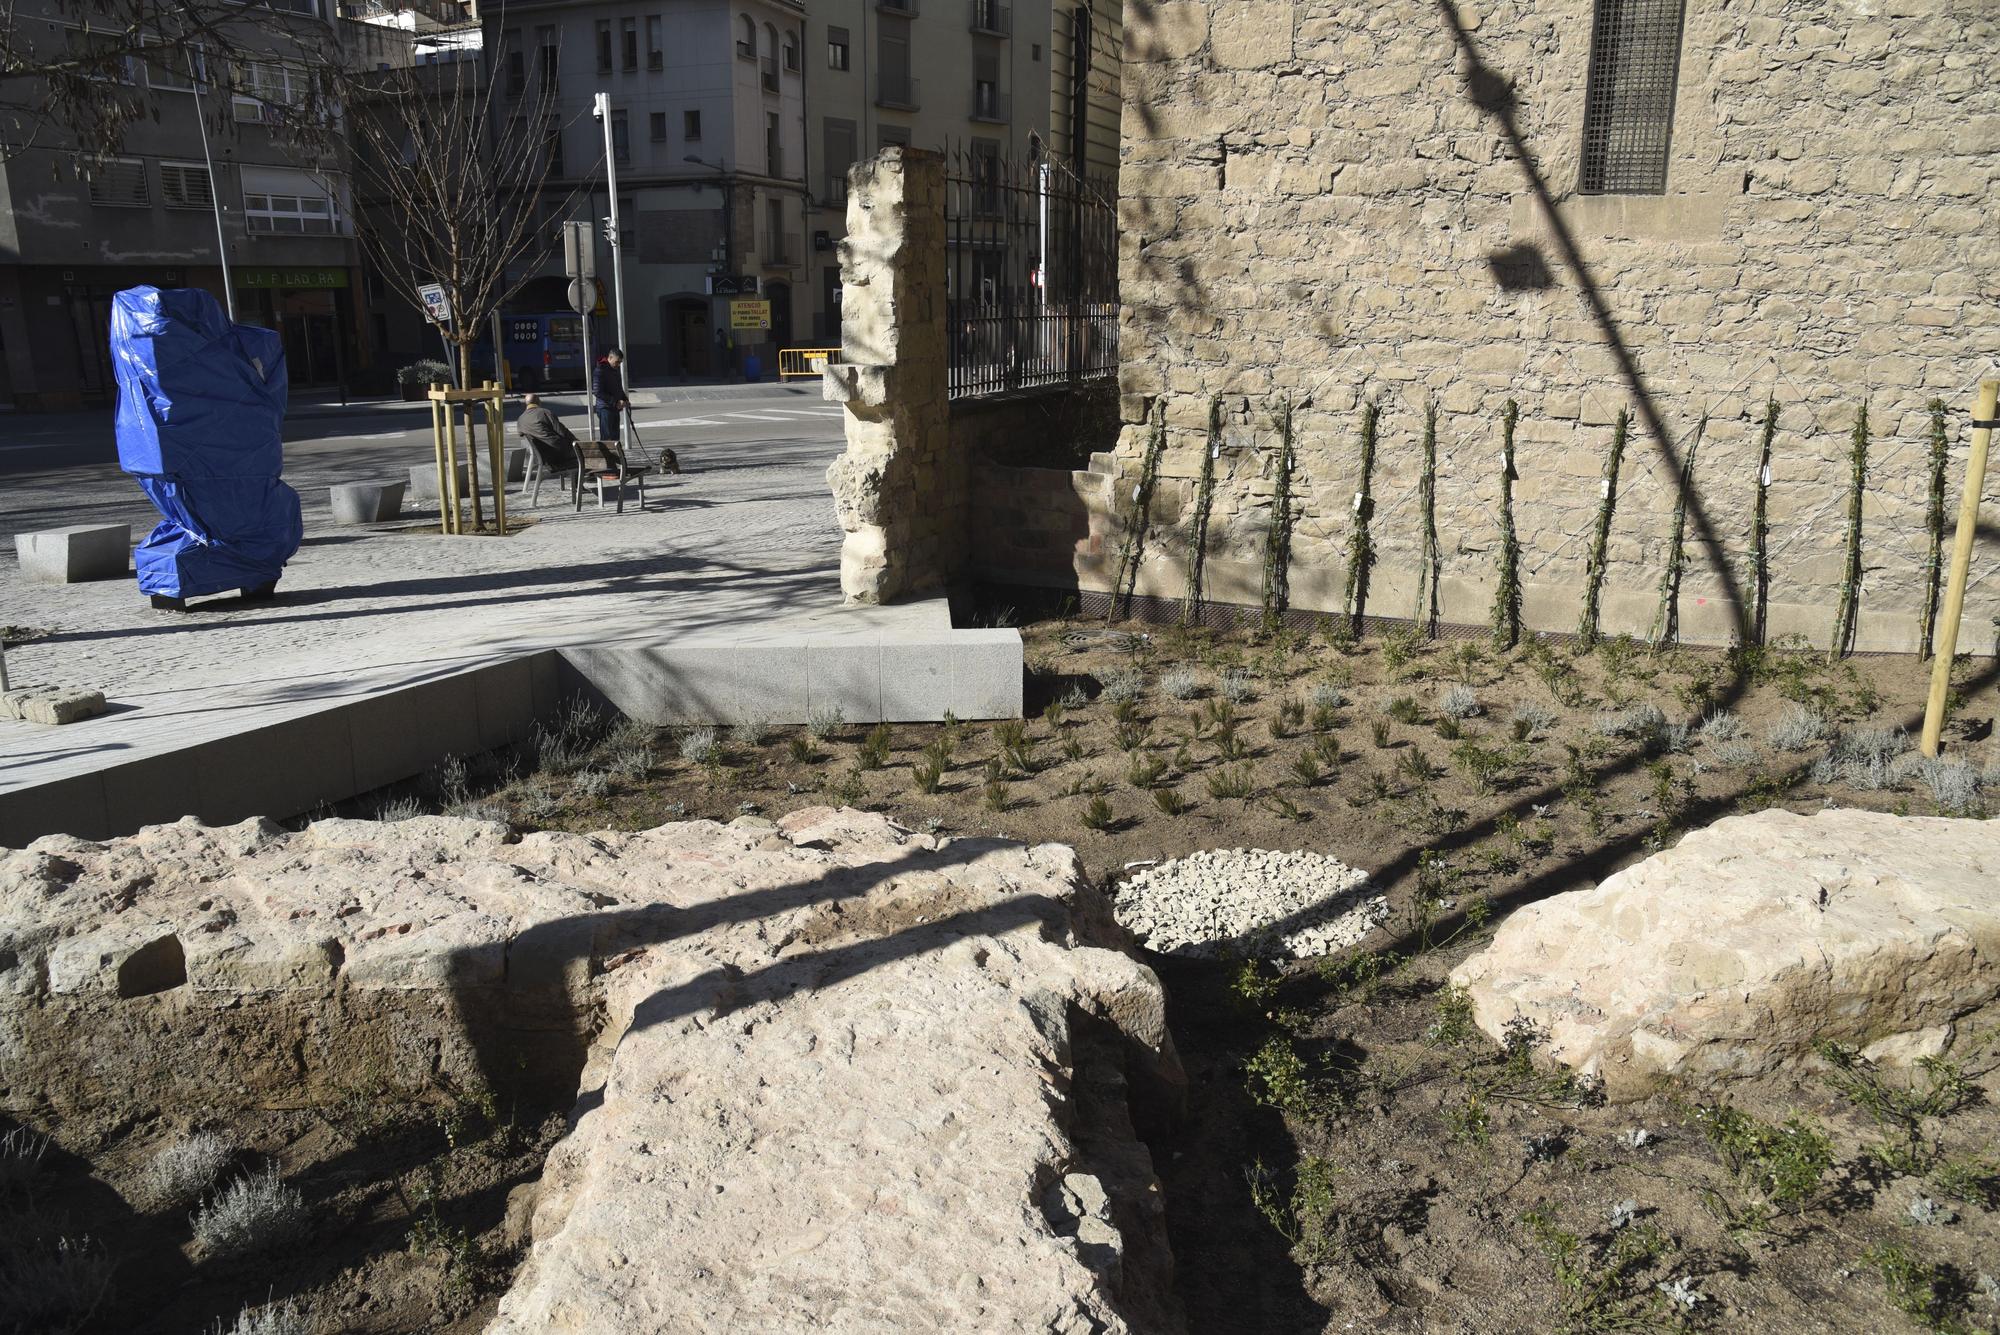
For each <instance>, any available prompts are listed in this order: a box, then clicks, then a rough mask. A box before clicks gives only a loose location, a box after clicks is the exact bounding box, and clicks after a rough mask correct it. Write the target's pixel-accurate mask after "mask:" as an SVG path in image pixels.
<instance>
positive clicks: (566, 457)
mask: <svg viewBox="0 0 2000 1335" xmlns="http://www.w3.org/2000/svg"><path fill="white" fill-rule="evenodd" d="M522 404H523V408H522V412H521V420H520V421H519V422H517V423H515V424H514V429H515V430H517V431H519V432H520V433H521V439H522V440H524V441H526V442H527V443H528V448H529V449H531V450H533V451H534V452H535V460H536V462H537V463H539V464H540V465H541V467H540V468H538V469H537V470H536V486H535V491H536V493H537V494H539V493H540V492H541V485H540V480H541V478H543V477H546V476H549V475H551V474H562V473H574V472H576V471H578V469H579V468H580V467H581V463H580V461H579V460H578V458H577V453H576V433H575V432H574V431H571V430H570V429H569V428H568V427H566V426H564V425H563V421H562V419H561V418H560V417H557V416H556V415H555V414H554V413H552V412H550V411H549V410H548V409H547V408H544V407H543V406H542V400H541V396H540V395H536V394H530V395H528V396H527V397H526V398H525V399H523V400H522Z"/></svg>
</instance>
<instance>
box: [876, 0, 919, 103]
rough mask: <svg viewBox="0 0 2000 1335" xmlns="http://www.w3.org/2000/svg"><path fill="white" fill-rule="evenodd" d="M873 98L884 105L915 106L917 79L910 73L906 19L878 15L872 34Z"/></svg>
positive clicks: (908, 36) (908, 32)
mask: <svg viewBox="0 0 2000 1335" xmlns="http://www.w3.org/2000/svg"><path fill="white" fill-rule="evenodd" d="M875 61H876V66H877V73H876V75H875V100H876V101H877V102H879V103H881V104H882V105H884V106H892V107H902V108H904V109H906V110H915V109H916V105H917V81H916V80H915V79H913V78H911V77H910V21H909V20H908V19H899V18H891V17H889V16H888V15H886V14H885V15H883V16H882V26H881V28H880V29H879V30H878V32H877V34H876V44H875Z"/></svg>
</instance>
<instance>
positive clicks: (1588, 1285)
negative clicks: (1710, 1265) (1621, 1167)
mask: <svg viewBox="0 0 2000 1335" xmlns="http://www.w3.org/2000/svg"><path fill="white" fill-rule="evenodd" d="M1521 1222H1522V1224H1524V1225H1525V1226H1526V1227H1527V1229H1528V1235H1529V1236H1530V1237H1531V1238H1533V1239H1534V1242H1535V1246H1536V1248H1537V1249H1538V1250H1539V1251H1540V1252H1541V1253H1542V1255H1543V1256H1544V1257H1546V1258H1547V1259H1548V1262H1549V1265H1550V1267H1551V1269H1552V1270H1553V1272H1554V1279H1555V1282H1556V1289H1557V1292H1558V1293H1559V1294H1560V1295H1561V1305H1562V1318H1563V1320H1562V1326H1561V1329H1562V1330H1563V1331H1564V1332H1580V1331H1599V1330H1645V1329H1658V1328H1660V1327H1662V1326H1665V1325H1666V1324H1667V1321H1666V1320H1665V1319H1663V1318H1665V1317H1666V1315H1667V1313H1666V1305H1665V1301H1664V1300H1663V1298H1662V1295H1663V1294H1666V1295H1669V1296H1671V1297H1676V1298H1679V1293H1678V1292H1677V1291H1676V1289H1675V1286H1672V1285H1669V1284H1666V1283H1664V1282H1656V1281H1654V1280H1653V1278H1652V1276H1653V1275H1654V1274H1655V1273H1656V1272H1657V1268H1658V1267H1659V1265H1660V1263H1661V1262H1662V1261H1663V1260H1665V1259H1666V1257H1667V1255H1668V1253H1669V1250H1670V1245H1669V1243H1668V1241H1667V1238H1666V1236H1665V1235H1664V1234H1662V1233H1661V1232H1660V1231H1659V1229H1657V1228H1655V1227H1653V1226H1652V1225H1651V1224H1635V1223H1632V1222H1630V1221H1629V1220H1627V1221H1626V1222H1624V1223H1622V1224H1620V1225H1618V1226H1615V1227H1614V1228H1613V1229H1612V1230H1611V1233H1610V1235H1609V1237H1608V1238H1602V1239H1601V1240H1600V1239H1598V1238H1593V1239H1591V1240H1588V1241H1586V1240H1585V1239H1584V1238H1582V1237H1579V1236H1578V1235H1577V1234H1575V1233H1572V1232H1570V1231H1569V1230H1567V1229H1564V1228H1562V1227H1560V1226H1559V1225H1558V1224H1557V1223H1556V1219H1555V1215H1554V1213H1553V1212H1552V1211H1551V1210H1550V1208H1549V1207H1548V1206H1547V1205H1539V1206H1536V1207H1535V1208H1534V1209H1532V1210H1530V1211H1528V1212H1527V1213H1526V1214H1524V1215H1522V1216H1521ZM1680 1290H1683V1291H1685V1292H1686V1293H1687V1295H1688V1296H1687V1297H1685V1298H1679V1300H1680V1301H1681V1302H1683V1303H1684V1304H1686V1305H1688V1306H1693V1305H1696V1304H1698V1303H1699V1302H1700V1301H1701V1299H1700V1296H1699V1295H1698V1294H1696V1293H1694V1291H1693V1289H1692V1287H1691V1286H1688V1285H1685V1284H1683V1285H1681V1286H1680Z"/></svg>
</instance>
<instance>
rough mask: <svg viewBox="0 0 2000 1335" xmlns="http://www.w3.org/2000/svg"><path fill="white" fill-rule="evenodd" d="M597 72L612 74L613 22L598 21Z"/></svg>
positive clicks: (608, 20)
mask: <svg viewBox="0 0 2000 1335" xmlns="http://www.w3.org/2000/svg"><path fill="white" fill-rule="evenodd" d="M597 72H598V73H599V74H609V73H611V20H610V19H599V20H598V21H597Z"/></svg>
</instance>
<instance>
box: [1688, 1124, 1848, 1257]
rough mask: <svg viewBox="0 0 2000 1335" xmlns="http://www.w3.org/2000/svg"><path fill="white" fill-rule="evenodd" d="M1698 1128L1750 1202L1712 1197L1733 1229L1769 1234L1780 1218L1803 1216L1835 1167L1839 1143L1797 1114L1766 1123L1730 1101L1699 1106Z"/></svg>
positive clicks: (1718, 1212) (1715, 1205) (1817, 1125)
mask: <svg viewBox="0 0 2000 1335" xmlns="http://www.w3.org/2000/svg"><path fill="white" fill-rule="evenodd" d="M1694 1118H1695V1124H1696V1125H1697V1126H1699V1127H1700V1128H1701V1130H1702V1134H1703V1135H1705V1136H1707V1137H1708V1142H1709V1144H1711V1145H1713V1146H1714V1147H1715V1150H1716V1153H1717V1154H1719V1155H1720V1156H1721V1157H1722V1163H1723V1166H1724V1167H1725V1168H1727V1169H1728V1170H1729V1171H1730V1172H1731V1173H1732V1174H1734V1175H1735V1177H1736V1180H1737V1181H1738V1182H1739V1183H1740V1184H1741V1185H1742V1186H1743V1188H1744V1189H1745V1190H1746V1191H1748V1192H1749V1193H1750V1200H1749V1201H1748V1202H1747V1203H1745V1204H1743V1205H1740V1206H1738V1205H1732V1204H1730V1203H1729V1202H1728V1201H1726V1200H1720V1201H1718V1200H1714V1199H1711V1201H1710V1204H1711V1207H1712V1208H1715V1209H1716V1213H1717V1214H1718V1215H1720V1216H1721V1217H1722V1219H1723V1221H1724V1222H1725V1223H1726V1224H1728V1225H1729V1227H1730V1228H1731V1229H1733V1230H1737V1231H1742V1232H1767V1231H1769V1229H1770V1227H1771V1225H1772V1223H1773V1222H1775V1220H1776V1218H1777V1216H1778V1215H1794V1216H1796V1215H1798V1214H1801V1213H1803V1212H1804V1211H1805V1210H1806V1209H1807V1208H1809V1207H1810V1206H1812V1205H1813V1204H1814V1203H1816V1202H1817V1200H1818V1199H1819V1196H1820V1191H1821V1187H1822V1184H1823V1182H1824V1180H1825V1177H1826V1174H1827V1171H1828V1170H1829V1169H1831V1168H1832V1167H1833V1141H1832V1140H1831V1139H1829V1138H1828V1136H1827V1134H1826V1132H1825V1131H1824V1130H1823V1129H1821V1127H1820V1125H1819V1124H1818V1123H1817V1122H1815V1121H1813V1120H1812V1119H1810V1118H1808V1117H1804V1116H1801V1115H1799V1114H1796V1113H1794V1114H1793V1115H1792V1116H1790V1117H1788V1118H1786V1119H1785V1121H1784V1122H1783V1123H1782V1124H1777V1125H1774V1124H1772V1123H1770V1122H1765V1121H1761V1120H1759V1119H1758V1118H1756V1117H1753V1116H1751V1115H1750V1114H1749V1113H1746V1112H1744V1111H1743V1110H1742V1109H1740V1108H1737V1107H1735V1106H1733V1105H1732V1104H1729V1103H1727V1102H1724V1103H1717V1104H1708V1105H1705V1106H1703V1107H1700V1108H1697V1109H1696V1110H1695V1114H1694Z"/></svg>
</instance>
